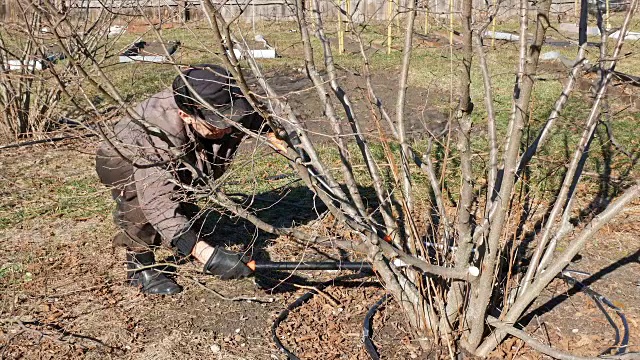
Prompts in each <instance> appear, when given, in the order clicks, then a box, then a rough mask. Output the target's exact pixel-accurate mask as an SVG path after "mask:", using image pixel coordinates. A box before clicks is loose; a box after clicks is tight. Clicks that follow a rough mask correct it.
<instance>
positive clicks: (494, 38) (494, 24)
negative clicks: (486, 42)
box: [491, 0, 498, 49]
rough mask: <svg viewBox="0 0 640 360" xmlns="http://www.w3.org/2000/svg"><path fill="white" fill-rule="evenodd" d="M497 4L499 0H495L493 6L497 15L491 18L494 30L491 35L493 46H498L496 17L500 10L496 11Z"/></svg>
mask: <svg viewBox="0 0 640 360" xmlns="http://www.w3.org/2000/svg"><path fill="white" fill-rule="evenodd" d="M496 6H498V0H493V8H494V10H493V11H494V12H495V15H494V16H493V19H492V20H491V31H493V36H492V37H491V48H493V49H495V48H496V18H497V17H498V11H496Z"/></svg>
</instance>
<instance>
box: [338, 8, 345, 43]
mask: <svg viewBox="0 0 640 360" xmlns="http://www.w3.org/2000/svg"><path fill="white" fill-rule="evenodd" d="M343 52H344V31H343V30H342V1H340V2H339V3H338V54H340V55H342V53H343Z"/></svg>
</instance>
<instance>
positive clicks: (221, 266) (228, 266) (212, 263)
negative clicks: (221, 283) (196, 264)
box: [203, 247, 253, 280]
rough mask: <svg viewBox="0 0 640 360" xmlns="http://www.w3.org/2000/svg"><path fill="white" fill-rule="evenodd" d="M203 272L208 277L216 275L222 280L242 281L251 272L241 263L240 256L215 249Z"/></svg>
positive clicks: (219, 248)
mask: <svg viewBox="0 0 640 360" xmlns="http://www.w3.org/2000/svg"><path fill="white" fill-rule="evenodd" d="M203 272H204V273H205V274H208V275H218V276H220V278H221V279H222V280H229V279H242V278H245V277H247V276H249V275H251V273H252V272H253V271H251V269H249V268H248V267H247V265H246V264H245V263H244V261H242V254H240V253H237V252H233V251H228V250H225V249H224V248H221V247H216V248H215V250H214V251H213V254H211V257H210V258H209V260H207V263H206V264H204V269H203Z"/></svg>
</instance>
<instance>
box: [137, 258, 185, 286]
mask: <svg viewBox="0 0 640 360" xmlns="http://www.w3.org/2000/svg"><path fill="white" fill-rule="evenodd" d="M155 263H156V261H155V257H154V255H153V252H151V251H145V252H141V253H136V252H130V251H129V252H127V281H128V283H129V284H130V285H132V286H137V287H139V288H140V291H141V292H142V293H144V294H154V295H173V294H177V293H179V292H181V291H182V286H180V285H178V284H177V283H176V282H175V281H173V280H172V279H170V278H169V277H167V276H166V275H165V274H163V273H162V271H160V270H158V269H157V268H150V267H149V266H150V265H153V264H155ZM140 268H144V269H142V270H137V269H140Z"/></svg>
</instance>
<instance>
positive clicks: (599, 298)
mask: <svg viewBox="0 0 640 360" xmlns="http://www.w3.org/2000/svg"><path fill="white" fill-rule="evenodd" d="M572 272H575V273H579V274H582V272H577V271H572V270H565V271H563V272H562V273H560V275H558V277H559V278H561V279H563V280H564V281H566V282H567V283H568V284H569V285H572V286H575V287H576V288H577V289H578V290H580V291H582V292H584V293H585V294H587V295H588V296H589V297H591V298H592V299H593V301H594V302H595V303H596V305H597V306H598V308H599V309H600V311H601V312H602V313H603V314H604V316H605V317H606V318H607V321H608V322H609V324H610V325H611V327H613V329H614V331H615V332H616V335H615V337H616V338H615V342H614V344H613V345H612V346H610V347H609V348H608V349H606V350H605V351H603V352H602V353H601V354H600V355H606V354H609V353H610V351H611V350H613V349H616V348H617V349H618V350H617V351H616V353H615V355H622V354H624V353H625V352H626V351H627V348H628V347H629V323H628V322H627V317H626V316H625V315H624V313H623V312H622V309H620V308H619V307H617V306H616V305H614V304H613V302H611V301H610V300H609V299H607V298H606V297H604V296H603V295H602V294H600V293H598V292H596V291H594V290H593V289H591V288H590V287H588V286H587V285H585V284H583V283H581V282H580V281H578V279H576V278H574V277H572V276H571V275H569V273H572ZM587 275H588V274H587ZM603 305H606V306H607V307H609V308H610V309H612V310H613V311H615V312H616V314H617V315H618V317H619V318H620V321H621V322H622V327H623V329H624V333H623V335H622V340H621V339H620V329H619V328H618V326H617V325H616V323H615V322H614V321H613V319H612V318H611V316H610V315H609V313H608V312H607V310H606V309H605V308H604V306H603ZM618 343H620V345H618Z"/></svg>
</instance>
